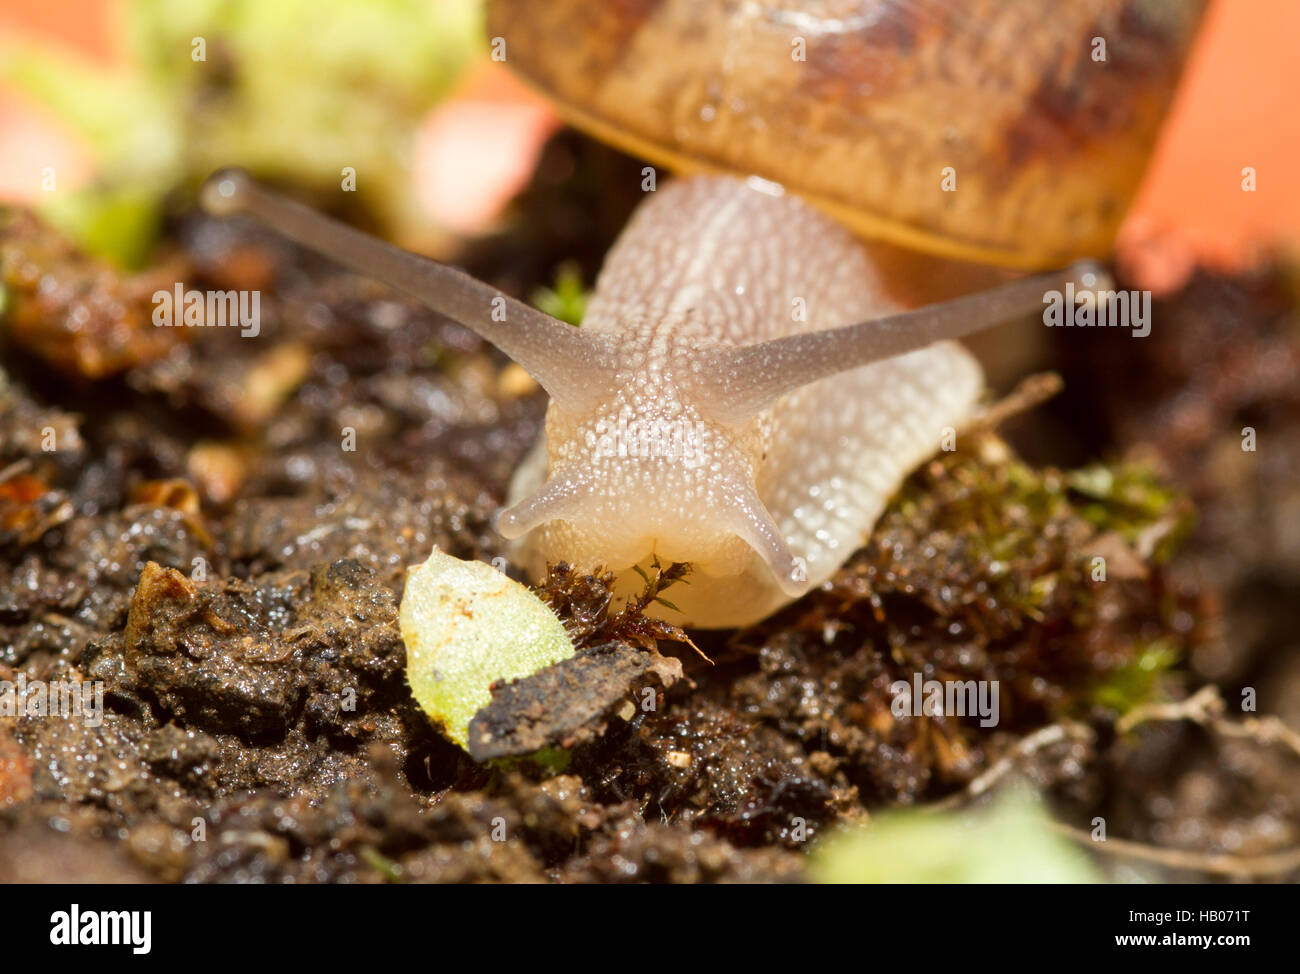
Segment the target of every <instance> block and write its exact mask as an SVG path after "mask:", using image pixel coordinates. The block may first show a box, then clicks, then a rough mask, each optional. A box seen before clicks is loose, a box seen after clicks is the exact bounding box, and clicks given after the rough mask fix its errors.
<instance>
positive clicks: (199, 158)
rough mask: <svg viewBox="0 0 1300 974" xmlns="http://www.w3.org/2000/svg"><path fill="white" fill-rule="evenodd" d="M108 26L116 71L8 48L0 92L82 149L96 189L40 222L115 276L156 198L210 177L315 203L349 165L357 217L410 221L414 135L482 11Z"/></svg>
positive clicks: (405, 2) (423, 9) (395, 3)
mask: <svg viewBox="0 0 1300 974" xmlns="http://www.w3.org/2000/svg"><path fill="white" fill-rule="evenodd" d="M122 27H123V32H124V35H125V41H126V47H127V51H128V60H129V70H126V71H111V70H105V69H100V68H98V67H95V66H92V65H90V64H88V63H84V62H82V61H80V60H79V59H77V58H74V57H72V56H70V55H68V54H66V53H64V52H62V51H60V50H56V49H52V48H50V47H45V46H37V45H31V44H25V45H22V46H19V45H16V44H7V45H6V46H5V47H4V48H3V49H0V81H3V82H6V83H8V84H10V85H12V86H13V87H15V88H16V89H18V90H19V91H22V92H24V93H26V94H27V95H28V96H30V97H32V98H33V99H34V100H36V101H37V102H38V103H40V104H43V105H44V106H46V107H47V108H49V109H50V110H52V111H53V112H54V114H55V115H56V116H57V117H58V118H59V119H61V120H63V121H64V122H65V123H67V124H68V125H69V126H70V127H71V128H73V129H74V130H75V131H76V132H77V133H79V134H80V135H81V136H82V137H83V138H85V139H86V140H87V142H88V144H89V146H90V149H91V152H92V154H93V156H94V159H95V162H96V164H97V170H98V177H97V179H96V180H95V182H94V183H93V185H91V186H89V187H87V188H85V189H82V190H78V191H71V192H62V191H61V192H59V193H58V194H57V196H56V199H55V201H54V202H53V203H52V204H50V206H49V207H48V210H47V212H46V213H45V215H46V216H47V218H49V219H50V220H51V222H53V223H55V224H56V225H57V226H59V227H60V229H63V230H64V231H65V232H67V233H69V234H70V235H71V236H73V237H74V238H75V239H77V240H78V241H79V242H80V243H82V244H83V245H84V246H85V247H87V249H89V250H91V251H93V252H95V253H98V254H100V255H103V256H107V257H110V258H112V259H114V260H116V261H117V262H118V263H120V264H122V265H124V266H138V265H139V264H140V263H141V262H142V261H143V260H144V259H145V257H146V256H147V254H148V252H149V250H150V248H151V246H152V244H153V242H154V240H155V239H156V234H157V231H158V229H159V225H160V221H161V216H162V213H163V205H164V200H165V198H166V197H167V195H168V194H169V193H171V192H172V191H173V190H175V189H177V188H178V187H179V188H187V189H192V188H193V186H195V185H196V184H197V183H198V182H199V181H201V180H202V179H203V178H204V177H206V176H207V175H208V174H209V173H210V172H211V171H212V170H214V169H217V168H219V167H221V166H225V165H240V166H244V167H246V168H248V169H249V170H251V171H252V172H254V173H255V174H256V175H258V176H260V177H262V178H264V179H269V180H282V181H285V182H292V183H294V184H295V185H299V186H303V187H304V188H306V189H308V190H312V191H315V192H338V191H339V190H340V188H341V184H342V181H343V175H342V171H343V169H344V167H348V166H350V167H352V168H353V169H354V170H355V172H356V198H357V201H358V202H359V203H360V205H361V206H363V207H365V208H366V209H368V210H369V211H371V212H373V213H374V214H375V215H376V216H377V217H378V218H379V220H380V221H381V222H382V223H384V224H385V226H386V227H388V228H389V229H393V228H396V227H400V226H402V225H403V224H404V223H406V222H407V221H411V220H412V219H413V216H412V214H413V208H412V207H411V205H410V199H409V193H410V179H409V175H410V161H411V160H410V157H411V152H410V146H411V138H412V134H413V132H414V129H415V126H416V124H417V123H418V121H419V119H420V118H421V117H422V115H423V114H424V112H426V111H427V110H428V108H429V107H430V106H431V105H433V104H434V103H436V102H437V101H438V99H440V98H441V97H442V96H443V95H445V94H446V93H447V91H448V90H449V89H450V87H451V85H452V84H453V83H454V82H455V80H456V79H457V78H458V77H459V76H460V75H461V73H462V71H463V70H464V68H465V67H466V66H467V65H468V64H469V63H470V62H471V60H472V59H473V57H474V56H475V55H476V53H477V52H478V51H479V49H480V47H481V44H482V39H481V35H482V10H481V0H437V2H429V0H336V2H335V3H333V4H331V5H330V6H329V8H328V16H327V15H326V14H325V13H324V12H323V10H322V8H321V6H320V4H318V3H314V2H311V0H278V2H275V3H266V2H261V0H133V2H131V3H129V4H128V5H127V7H126V8H125V11H124V18H123V24H122ZM200 42H201V43H200ZM200 55H201V56H202V60H199V59H198V58H199V57H200Z"/></svg>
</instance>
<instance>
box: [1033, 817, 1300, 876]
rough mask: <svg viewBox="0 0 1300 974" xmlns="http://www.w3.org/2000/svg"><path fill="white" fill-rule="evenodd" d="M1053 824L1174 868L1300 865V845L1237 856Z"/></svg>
mask: <svg viewBox="0 0 1300 974" xmlns="http://www.w3.org/2000/svg"><path fill="white" fill-rule="evenodd" d="M1052 825H1053V827H1054V828H1055V829H1056V830H1057V831H1058V832H1060V833H1061V834H1062V835H1065V836H1068V837H1069V838H1071V839H1073V840H1074V841H1075V842H1077V843H1079V844H1080V845H1084V846H1088V847H1089V848H1092V849H1096V850H1097V851H1098V852H1105V853H1107V854H1109V855H1113V856H1123V857H1126V858H1129V859H1141V860H1143V861H1145V862H1154V863H1157V864H1158V865H1161V866H1168V867H1170V868H1172V869H1188V870H1192V871H1196V872H1203V873H1213V874H1215V875H1218V876H1242V877H1255V876H1278V875H1282V874H1285V873H1289V872H1293V871H1295V870H1297V869H1300V848H1290V849H1283V850H1281V851H1280V852H1270V853H1267V854H1265V855H1262V856H1234V855H1231V854H1229V853H1224V852H1192V851H1190V850H1187V849H1167V848H1162V847H1160V846H1151V845H1145V844H1143V843H1141V842H1133V841H1131V840H1129V839H1100V840H1099V839H1094V838H1093V837H1092V835H1091V834H1090V833H1088V832H1086V831H1084V830H1083V829H1077V828H1075V827H1074V826H1072V825H1066V824H1065V823H1064V822H1053V823H1052Z"/></svg>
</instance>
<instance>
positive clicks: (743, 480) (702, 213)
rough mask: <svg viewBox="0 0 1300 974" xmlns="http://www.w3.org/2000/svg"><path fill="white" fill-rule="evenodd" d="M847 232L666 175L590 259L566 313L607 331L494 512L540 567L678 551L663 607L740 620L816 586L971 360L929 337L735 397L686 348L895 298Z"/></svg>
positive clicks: (777, 334) (829, 317) (915, 454)
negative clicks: (582, 403)
mask: <svg viewBox="0 0 1300 974" xmlns="http://www.w3.org/2000/svg"><path fill="white" fill-rule="evenodd" d="M897 310H898V309H897V307H896V306H895V305H893V304H892V303H890V302H889V300H888V298H887V297H886V296H885V294H884V291H883V288H882V285H881V282H880V281H878V280H877V279H876V276H875V273H874V269H873V267H872V265H871V263H870V262H869V261H868V259H867V256H866V253H865V252H864V250H863V248H862V246H861V245H860V244H859V243H858V241H857V240H855V239H854V238H853V237H852V236H851V235H850V234H849V233H848V232H847V231H845V230H844V229H843V228H842V227H840V226H839V225H838V224H836V223H835V222H834V221H832V220H830V219H829V218H827V217H826V216H824V215H822V214H821V213H819V212H818V211H816V210H814V209H813V208H811V207H809V206H808V205H807V204H805V203H803V202H802V201H800V200H798V199H797V198H794V197H791V196H789V195H787V194H784V193H781V192H780V191H778V190H775V189H774V188H772V187H771V186H770V185H765V184H761V183H755V182H754V181H746V180H741V179H736V178H731V177H725V176H696V177H691V178H688V179H685V180H679V181H677V182H675V183H672V184H670V185H668V186H666V187H664V188H663V189H661V190H659V191H658V192H656V193H654V194H651V196H650V197H649V198H648V199H647V200H646V201H645V202H644V203H643V204H642V205H641V207H640V208H639V209H638V211H637V212H636V214H635V215H634V216H633V218H632V220H631V222H630V223H629V225H628V226H627V228H626V229H625V230H624V232H623V234H622V236H621V237H620V238H619V241H618V243H617V244H616V245H615V247H614V248H613V250H612V251H611V252H610V254H609V256H608V257H607V259H606V262H605V266H604V268H603V270H602V271H601V275H600V277H599V279H598V280H597V282H596V287H595V291H594V293H593V294H592V296H591V298H590V301H589V304H588V310H587V314H586V316H585V318H584V319H583V324H582V331H584V332H589V333H591V334H594V335H602V336H603V335H608V336H610V337H611V338H613V339H615V340H616V341H617V342H618V343H619V347H620V360H621V361H620V365H619V367H618V370H617V371H616V372H615V373H614V374H613V375H611V376H604V375H599V374H594V375H591V376H590V377H589V378H588V381H589V383H590V384H591V385H592V386H593V387H598V388H600V389H601V395H600V396H599V397H598V399H597V400H596V402H595V404H594V406H593V407H592V408H589V409H579V410H569V409H566V408H565V406H564V405H563V404H562V403H561V402H558V401H557V402H553V403H552V405H551V407H550V409H549V410H548V414H547V419H546V433H545V437H544V439H543V441H542V442H541V443H539V444H538V449H537V450H536V451H534V454H533V455H532V456H531V457H530V458H529V459H528V460H527V461H526V462H525V463H524V464H523V465H522V466H521V467H520V469H519V471H518V472H517V473H516V475H515V478H514V482H513V484H512V485H511V490H510V503H511V506H510V507H508V508H507V510H506V511H505V512H504V513H503V514H502V516H501V518H500V521H499V530H500V531H501V532H502V533H503V534H504V535H506V536H507V537H509V538H514V539H517V540H516V542H515V554H516V556H517V557H518V559H519V560H520V561H522V562H523V563H525V564H526V565H527V567H528V568H529V569H530V571H531V572H532V573H534V574H535V575H540V574H541V573H542V572H543V571H544V570H545V567H546V564H547V563H548V562H552V563H553V562H558V561H568V562H571V563H574V564H578V565H584V566H595V565H604V566H607V567H608V568H610V569H612V570H614V571H616V572H617V573H618V574H619V575H620V577H621V578H624V579H626V580H627V582H628V584H629V585H635V584H636V583H637V581H638V580H639V579H638V576H637V575H636V574H635V572H634V571H633V570H632V569H633V566H637V565H639V566H640V567H642V568H643V569H645V568H648V567H649V563H650V560H651V559H652V558H658V559H659V560H660V561H662V562H664V563H667V562H671V561H689V562H690V563H691V564H692V566H693V568H694V571H693V573H692V575H691V577H690V585H688V586H681V587H679V588H678V589H677V590H676V591H675V593H674V596H673V604H674V606H676V607H677V608H678V609H680V610H681V614H678V613H676V612H675V611H674V610H672V609H667V608H665V609H663V610H662V611H663V614H665V615H668V616H669V617H671V618H673V619H675V620H676V621H683V620H685V621H688V622H690V623H691V624H693V625H708V626H734V625H742V624H745V623H749V622H753V621H756V620H757V619H761V618H763V617H764V616H766V615H768V614H769V613H770V612H771V611H772V610H774V609H775V608H777V607H778V606H780V605H783V604H785V603H786V602H788V601H790V600H791V599H792V598H797V597H798V596H799V595H802V594H803V593H804V592H806V591H807V590H808V589H810V588H811V587H813V586H815V585H818V584H820V583H821V582H822V581H824V580H825V579H826V578H828V577H829V576H830V575H831V573H832V572H834V570H835V569H836V568H838V567H839V565H840V564H841V563H842V562H843V560H844V558H845V557H847V555H848V554H850V553H851V552H852V551H854V550H855V549H856V548H857V547H858V546H859V545H860V544H861V543H862V541H864V540H865V538H866V537H867V535H868V533H869V532H870V529H871V526H872V524H873V523H874V522H875V520H876V518H877V517H878V515H879V514H880V511H881V509H882V508H883V506H884V504H885V502H886V501H887V500H888V498H889V496H890V495H891V494H892V493H893V491H894V490H895V489H896V488H897V486H898V484H899V482H900V481H901V480H902V478H903V477H904V476H905V475H906V474H907V472H908V471H909V470H911V469H912V467H914V466H915V465H916V464H917V463H919V462H920V461H921V460H923V459H924V458H925V457H927V456H929V455H930V454H932V453H933V452H934V451H935V449H937V448H938V445H939V442H940V439H941V438H942V436H943V431H944V430H945V428H948V429H951V428H955V427H957V426H960V425H961V423H962V421H963V420H964V419H965V418H966V417H967V416H968V414H969V412H970V410H971V408H972V407H973V406H974V404H975V403H976V401H977V400H978V398H979V396H980V393H981V391H982V388H983V378H982V373H981V370H980V367H979V365H978V363H977V362H976V361H975V359H974V358H973V357H972V356H971V355H970V353H968V352H967V351H966V350H965V349H964V348H963V347H961V346H960V345H959V344H957V343H955V342H951V341H941V342H938V343H936V344H932V345H929V346H928V347H924V348H920V349H917V350H915V351H912V352H909V353H907V354H904V355H901V356H896V357H892V358H888V359H885V360H882V361H877V362H874V363H871V364H868V365H864V366H862V367H860V368H856V369H852V370H850V371H847V372H841V373H838V374H835V375H832V376H829V377H827V378H823V379H820V380H815V381H812V382H811V383H809V384H807V385H804V386H802V387H800V388H798V389H795V390H793V391H791V392H790V393H788V394H786V395H782V396H781V397H779V398H778V399H777V400H776V401H775V402H773V403H772V404H771V405H769V406H766V407H765V408H762V409H761V410H759V411H756V412H753V413H752V414H744V415H738V416H733V415H727V414H726V413H727V410H726V407H727V405H728V401H729V390H728V388H727V386H726V384H725V383H723V382H722V381H720V379H721V376H720V375H719V374H718V373H717V372H710V371H709V370H707V368H706V367H705V366H704V365H703V363H705V362H707V360H708V358H707V351H708V349H710V348H713V347H718V346H723V347H742V346H746V345H752V344H754V343H757V342H764V341H769V340H774V339H780V338H783V337H787V336H791V335H798V334H802V333H809V332H815V331H818V330H822V329H829V328H834V327H837V326H841V325H851V324H853V323H854V322H858V321H866V320H868V319H871V318H875V317H878V316H880V315H883V314H887V313H889V312H892V311H897Z"/></svg>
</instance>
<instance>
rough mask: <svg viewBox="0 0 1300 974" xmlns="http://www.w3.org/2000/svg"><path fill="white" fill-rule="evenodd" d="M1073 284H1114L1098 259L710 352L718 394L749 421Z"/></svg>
mask: <svg viewBox="0 0 1300 974" xmlns="http://www.w3.org/2000/svg"><path fill="white" fill-rule="evenodd" d="M1067 284H1073V285H1074V289H1075V293H1076V294H1083V293H1084V292H1087V291H1099V290H1105V289H1108V288H1110V287H1111V286H1112V283H1111V280H1110V277H1109V275H1108V274H1107V273H1106V272H1105V270H1103V269H1102V268H1101V266H1100V265H1098V264H1097V263H1095V262H1093V261H1079V262H1077V263H1075V264H1072V265H1070V266H1069V267H1067V268H1065V269H1064V270H1060V271H1053V272H1049V273H1046V274H1037V275H1034V276H1032V277H1026V278H1022V279H1020V280H1018V281H1012V282H1011V283H1009V284H1004V285H1002V286H1001V287H996V288H993V289H991V290H987V291H982V292H979V293H977V294H970V295H966V296H964V297H960V298H955V299H953V300H951V301H944V302H942V303H939V304H932V305H927V306H925V307H923V308H917V309H915V310H912V311H903V312H899V313H898V314H892V315H886V316H884V317H880V318H873V319H870V320H868V321H863V322H859V323H858V324H854V325H845V326H843V327H841V328H830V329H826V330H824V331H814V332H804V333H802V334H796V335H789V336H786V337H784V338H777V339H773V340H771V341H764V342H757V343H755V344H752V345H743V346H740V347H717V348H713V349H710V350H709V351H708V352H707V353H705V354H707V356H708V358H709V359H710V363H709V365H710V367H709V368H707V369H705V370H704V371H705V374H707V375H708V376H709V381H710V383H711V384H713V385H714V387H715V388H717V389H719V390H720V394H717V395H715V397H714V400H715V402H717V403H718V405H719V409H720V410H721V411H722V412H723V413H724V414H725V416H724V417H721V418H725V419H726V420H727V421H730V422H743V421H745V420H747V419H748V418H750V417H752V416H754V415H756V414H758V413H760V412H762V411H763V410H764V409H767V408H768V407H770V406H771V405H772V404H773V403H774V402H776V400H777V399H779V398H780V397H781V396H783V395H785V394H786V393H788V392H792V391H793V390H795V389H798V388H800V387H801V386H805V385H808V384H809V383H811V382H816V381H818V380H819V379H825V378H827V377H828V376H832V375H837V374H839V373H841V372H847V371H849V370H850V369H855V368H858V367H860V366H863V365H869V364H871V363H872V362H879V361H881V360H883V359H888V358H893V357H895V356H898V355H906V354H908V353H909V352H914V351H917V350H918V349H922V348H925V347H927V346H929V345H933V344H934V343H936V342H940V341H945V340H949V339H955V338H962V337H964V336H966V335H970V334H972V333H973V332H977V331H983V330H984V329H986V328H991V327H992V326H994V325H998V324H1001V323H1003V322H1006V321H1009V320H1011V319H1013V318H1018V317H1021V316H1024V315H1030V314H1034V313H1035V312H1038V311H1041V310H1042V309H1043V307H1044V301H1045V296H1046V295H1048V294H1049V293H1051V292H1054V291H1062V290H1064V289H1065V287H1066V285H1067Z"/></svg>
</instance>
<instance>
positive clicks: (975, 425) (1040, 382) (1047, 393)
mask: <svg viewBox="0 0 1300 974" xmlns="http://www.w3.org/2000/svg"><path fill="white" fill-rule="evenodd" d="M1064 388H1065V383H1064V382H1063V381H1062V380H1061V377H1060V376H1059V375H1057V374H1056V373H1055V372H1038V373H1035V374H1034V375H1030V376H1026V377H1025V378H1024V379H1022V380H1021V381H1020V383H1019V384H1018V385H1017V386H1016V387H1015V388H1014V389H1012V390H1011V391H1010V392H1009V393H1007V394H1006V395H1005V396H1003V397H1002V398H1001V399H999V400H998V401H997V402H994V403H990V404H989V405H987V406H984V407H983V408H981V409H979V410H978V411H976V413H975V415H974V416H972V417H971V418H970V420H969V421H968V422H967V423H966V426H965V427H964V428H963V429H962V432H963V433H975V432H979V431H981V430H991V429H995V428H997V427H998V426H1001V425H1002V424H1003V423H1005V422H1006V421H1007V420H1008V419H1010V418H1011V417H1012V416H1018V415H1020V414H1021V413H1025V412H1028V411H1029V410H1031V409H1033V408H1034V407H1035V406H1039V405H1041V404H1043V403H1045V402H1047V400H1049V399H1051V398H1052V397H1053V396H1055V395H1056V394H1057V393H1059V392H1060V391H1061V390H1062V389H1064Z"/></svg>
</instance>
